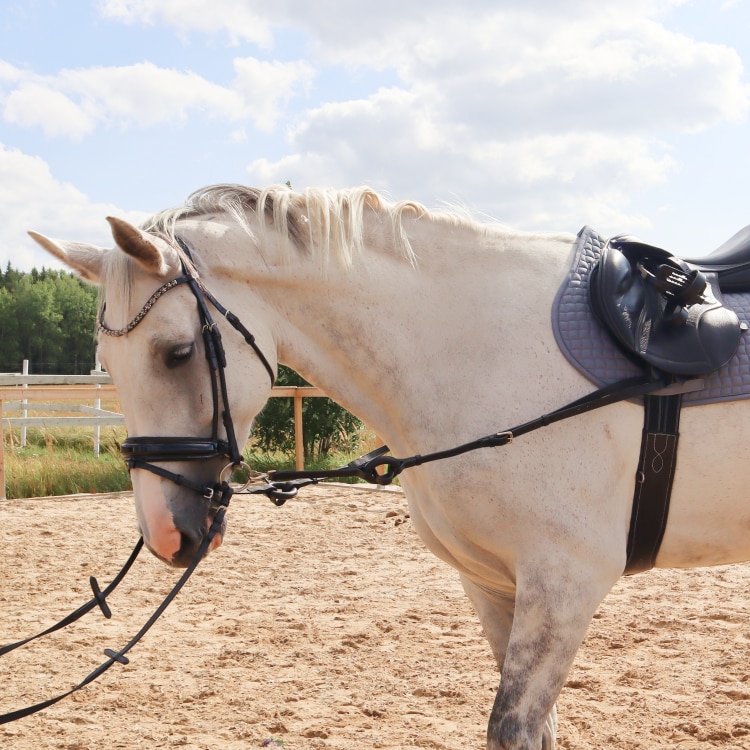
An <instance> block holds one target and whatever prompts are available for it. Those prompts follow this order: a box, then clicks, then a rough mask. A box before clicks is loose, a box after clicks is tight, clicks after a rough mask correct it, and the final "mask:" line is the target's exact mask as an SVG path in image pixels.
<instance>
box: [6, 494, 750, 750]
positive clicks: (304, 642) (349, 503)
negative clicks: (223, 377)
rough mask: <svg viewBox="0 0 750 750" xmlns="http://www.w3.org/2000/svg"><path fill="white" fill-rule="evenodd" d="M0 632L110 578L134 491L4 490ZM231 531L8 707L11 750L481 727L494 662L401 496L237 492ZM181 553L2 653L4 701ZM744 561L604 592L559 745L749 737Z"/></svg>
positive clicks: (711, 744)
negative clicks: (183, 581) (176, 586)
mask: <svg viewBox="0 0 750 750" xmlns="http://www.w3.org/2000/svg"><path fill="white" fill-rule="evenodd" d="M0 517H2V523H1V524H0V539H1V540H2V546H1V549H2V558H3V564H2V566H0V613H1V616H0V623H1V630H0V643H7V642H10V641H14V640H16V639H18V638H21V637H23V636H26V635H29V634H31V633H33V632H36V631H37V630H39V629H40V628H43V627H46V626H47V625H49V624H51V623H52V622H53V621H55V620H56V619H58V618H59V617H60V616H62V615H63V614H66V613H67V612H68V611H70V610H72V609H73V608H75V607H77V606H79V605H80V604H82V603H83V602H85V601H87V600H88V599H89V598H90V589H89V587H88V576H89V575H90V574H93V575H96V576H97V577H98V579H99V581H100V583H101V584H102V586H104V585H105V584H106V583H108V582H109V580H110V579H111V577H112V576H113V575H114V574H115V573H116V572H117V570H119V567H120V565H121V564H122V562H124V560H125V559H126V558H127V556H128V554H129V552H130V549H131V547H132V545H133V544H134V543H135V540H136V538H137V535H136V531H135V524H134V512H133V509H132V500H131V498H130V496H129V495H127V494H119V495H108V496H104V495H92V496H77V497H67V498H48V499H41V500H10V501H4V502H2V503H0ZM229 518H230V527H229V533H228V535H227V540H226V542H225V544H224V546H223V547H222V548H221V550H219V551H218V552H216V553H214V554H213V555H211V556H210V557H209V558H208V559H207V560H206V561H205V562H204V563H203V564H202V565H201V566H200V567H199V569H198V571H197V572H196V574H195V576H194V577H193V579H192V580H191V581H190V582H189V583H188V585H187V587H186V588H185V589H184V590H183V592H182V593H181V594H180V595H179V597H178V598H177V599H176V601H175V602H174V603H173V604H172V606H171V607H170V608H169V609H168V610H167V612H166V614H165V615H164V616H163V618H162V619H161V620H160V621H159V622H158V623H157V624H156V625H155V626H154V628H153V629H152V630H151V631H150V632H149V633H148V635H146V637H145V638H144V640H143V641H142V642H141V644H139V645H138V646H136V647H135V649H133V651H131V652H130V654H129V656H130V657H131V663H130V665H129V666H127V667H121V666H119V665H115V666H113V667H112V668H111V669H110V670H109V671H108V672H107V673H106V674H105V675H104V676H103V677H101V678H100V679H99V680H98V681H97V682H96V683H94V684H93V685H90V686H88V687H86V688H85V689H84V690H82V691H81V692H79V693H77V694H76V695H75V696H73V697H71V698H68V699H66V700H65V701H63V702H61V703H59V704H57V705H56V706H54V707H52V708H49V709H47V710H46V711H44V712H42V713H40V714H37V715H36V716H33V717H29V718H26V719H23V720H21V721H19V722H16V723H13V724H7V725H4V726H0V747H2V748H6V747H7V748H13V750H51V749H52V748H55V749H61V750H84V749H85V750H90V749H91V748H105V749H106V750H110V749H112V748H170V747H179V748H185V749H186V750H206V749H210V750H214V748H222V750H235V749H237V750H239V748H243V749H244V748H256V747H263V746H264V743H266V745H265V746H266V747H280V746H281V745H280V744H278V743H280V742H283V743H284V746H285V747H286V748H288V749H291V748H330V749H331V750H364V749H365V748H400V749H404V750H405V749H407V748H437V749H439V750H442V749H445V750H457V749H459V750H469V749H475V748H476V749H479V748H483V747H484V732H485V725H486V717H487V715H488V712H489V709H490V706H491V704H492V700H493V697H494V690H495V687H496V683H497V681H498V673H497V670H496V669H495V666H494V664H493V661H492V658H491V656H490V653H489V649H488V647H487V646H486V644H485V641H484V639H483V637H482V632H481V628H480V626H479V624H478V622H477V620H476V618H475V616H474V614H473V612H472V611H471V608H470V606H469V604H468V601H467V600H466V598H465V597H464V594H463V591H462V589H461V586H460V584H459V583H458V580H457V576H456V574H455V573H454V572H453V571H452V570H451V569H450V568H448V567H447V566H445V565H444V564H443V563H441V562H439V561H438V560H437V559H436V558H434V557H433V556H432V555H431V554H430V553H429V552H427V551H426V550H425V549H424V547H423V546H422V544H421V543H420V542H419V540H418V539H417V537H416V535H415V533H414V530H413V528H412V526H411V524H410V523H409V519H408V517H407V515H406V503H405V500H404V498H403V495H401V494H400V493H397V492H386V491H378V492H374V491H366V490H357V489H351V488H346V487H340V486H333V487H316V488H308V489H306V490H304V491H303V492H302V493H301V496H300V498H299V499H297V500H295V501H292V502H290V503H288V504H287V505H286V506H284V507H283V508H279V509H277V508H274V507H273V506H272V505H271V504H270V503H268V502H267V501H265V499H257V498H256V499H248V498H241V497H236V498H235V499H234V500H233V501H232V507H231V508H230V514H229ZM177 577H178V573H177V572H176V571H173V570H169V569H167V568H166V567H164V566H163V565H162V564H161V563H159V562H158V561H157V560H155V559H154V558H152V557H151V556H150V555H148V554H144V555H142V557H141V558H140V559H139V560H138V561H137V562H136V565H135V566H134V569H133V571H132V572H131V573H130V575H129V576H128V577H127V578H126V580H125V581H124V582H123V583H122V584H121V586H120V588H119V589H118V590H117V592H115V594H114V595H113V596H112V597H111V599H110V604H111V607H112V610H113V613H114V616H113V619H112V620H104V618H103V617H101V615H99V614H98V613H96V612H92V613H91V614H89V615H88V616H87V617H85V618H84V619H83V621H81V622H79V623H78V624H76V625H74V626H72V627H71V628H69V629H67V630H66V631H63V632H62V633H60V634H55V635H52V636H49V637H48V638H47V639H45V640H43V641H39V642H37V643H36V644H33V645H31V646H28V647H27V648H26V649H22V650H20V651H16V652H13V653H12V654H9V655H7V656H5V657H3V659H2V661H0V675H2V680H3V689H2V698H0V713H4V712H5V711H10V710H13V709H16V708H18V707H20V706H23V705H26V704H28V703H32V702H37V701H40V700H43V699H45V698H47V697H50V696H51V695H55V694H57V693H59V692H62V691H64V690H67V689H68V688H70V687H71V686H72V685H73V684H74V683H75V682H78V681H80V680H81V679H83V677H85V676H86V675H87V674H88V673H89V672H91V670H92V669H94V668H95V667H96V666H97V665H99V664H100V663H101V662H102V661H104V660H105V657H104V655H103V652H102V650H103V649H104V648H113V649H117V648H121V647H122V646H123V645H124V644H125V643H126V642H127V641H128V640H129V639H130V637H131V636H132V635H133V634H134V633H135V632H136V631H137V630H138V629H139V628H140V627H141V625H142V624H143V623H144V621H145V620H146V619H147V618H148V616H149V615H150V614H151V612H152V611H153V609H154V608H155V607H156V606H157V605H158V604H159V603H160V602H161V599H162V597H163V596H164V594H165V593H166V592H167V591H168V590H169V589H170V588H171V585H172V584H173V582H174V581H175V580H176V578H177ZM749 582H750V567H748V566H745V565H739V566H734V567H730V568H717V569H712V570H700V571H684V572H678V571H666V572H665V571H654V572H651V573H647V574H643V575H640V576H636V577H634V578H631V579H623V580H622V581H621V582H620V583H619V584H618V585H617V587H616V588H615V590H614V591H613V592H612V594H610V596H609V597H608V598H607V599H606V600H605V602H604V604H603V605H602V607H601V609H600V611H599V613H598V614H597V616H596V618H595V619H594V621H593V623H592V626H591V628H590V631H589V635H588V637H587V639H586V642H585V643H584V646H583V648H582V649H581V651H580V652H579V654H578V658H577V659H576V663H575V666H574V668H573V671H572V673H571V675H570V679H569V681H568V684H567V686H566V688H565V689H564V691H563V693H562V695H561V697H560V701H559V704H558V707H559V711H560V731H559V744H560V747H561V748H563V749H565V750H588V749H590V748H601V747H608V748H623V749H625V748H627V750H639V749H641V748H649V749H651V748H667V747H679V748H680V749H681V750H704V749H707V748H716V747H722V748H727V747H729V748H748V747H750V636H749V635H748V633H749V632H750V631H749V630H748V612H749V610H750V603H749V602H748V597H747V591H748V583H749Z"/></svg>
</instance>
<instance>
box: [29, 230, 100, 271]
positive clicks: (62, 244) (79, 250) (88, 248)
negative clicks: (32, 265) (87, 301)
mask: <svg viewBox="0 0 750 750" xmlns="http://www.w3.org/2000/svg"><path fill="white" fill-rule="evenodd" d="M29 236H30V237H31V238H32V239H33V240H35V241H36V242H38V243H39V244H40V245H41V246H42V247H43V248H44V249H45V250H46V251H47V252H48V253H50V255H54V256H55V258H57V259H58V260H60V261H62V262H63V263H65V265H66V266H68V267H69V268H70V269H71V270H72V271H75V273H77V274H78V275H79V276H80V277H81V278H83V279H86V281H90V282H91V283H92V284H98V283H99V279H100V278H101V270H102V260H103V258H104V253H106V252H107V250H105V249H104V248H101V247H97V246H96V245H87V244H85V243H83V242H69V241H67V240H53V239H50V238H49V237H45V236H44V235H43V234H39V233H37V232H29Z"/></svg>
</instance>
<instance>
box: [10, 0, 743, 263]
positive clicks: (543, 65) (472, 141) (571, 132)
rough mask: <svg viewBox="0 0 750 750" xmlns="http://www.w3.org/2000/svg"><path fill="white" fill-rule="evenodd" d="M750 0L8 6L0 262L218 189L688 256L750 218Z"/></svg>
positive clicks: (60, 0) (37, 257)
mask: <svg viewBox="0 0 750 750" xmlns="http://www.w3.org/2000/svg"><path fill="white" fill-rule="evenodd" d="M749 36H750V0H692V1H691V0H623V1H622V2H620V1H619V0H613V2H608V3H604V2H601V0H505V1H498V0H467V1H466V2H463V3H460V4H459V3H455V2H453V1H452V0H451V1H449V0H430V2H426V1H425V0H411V1H410V2H409V3H408V4H406V3H404V2H403V0H398V2H395V0H381V1H380V2H379V3H370V2H367V3H365V2H359V0H351V1H350V2H347V3H341V2H340V0H316V2H315V3H310V2H309V0H306V1H305V2H302V0H277V1H276V2H273V3H268V2H256V1H255V0H92V1H90V2H88V1H86V0H80V1H76V2H69V1H68V0H23V1H22V2H21V1H19V2H15V1H14V0H4V2H3V11H2V14H0V264H2V266H3V267H4V266H5V265H6V263H7V262H8V261H10V262H11V263H12V264H13V265H14V266H15V267H17V268H21V269H24V270H28V269H30V268H31V267H33V266H36V267H41V266H42V265H46V266H48V267H49V266H52V267H54V265H55V264H54V263H53V262H52V261H51V259H50V258H48V257H47V256H46V255H45V254H44V253H43V251H41V250H40V249H38V248H37V247H36V246H35V244H34V243H33V242H32V241H31V240H30V239H29V238H28V237H27V235H26V231H27V230H28V229H34V230H36V231H40V232H43V233H45V234H49V235H51V236H53V237H64V238H67V239H76V240H84V241H89V242H95V243H97V244H101V245H111V241H110V239H109V237H108V235H107V225H106V223H105V221H104V217H105V216H106V215H108V214H115V215H118V216H123V217H126V218H130V219H133V220H136V221H139V220H141V219H143V218H145V216H147V215H148V214H150V213H153V212H155V211H157V210H160V209H163V208H167V207H170V206H175V205H179V204H180V203H182V201H183V200H184V198H185V197H186V196H187V195H188V194H189V193H190V192H192V191H193V190H195V189H197V188H200V187H203V186H205V185H208V184H212V183H216V182H241V183H246V184H252V185H257V186H264V185H267V184H270V183H278V182H286V181H287V180H291V182H292V184H293V185H294V186H295V187H296V188H302V187H305V186H308V185H325V186H333V187H351V186H355V185H363V184H367V185H370V186H371V187H374V188H376V189H377V190H380V191H382V192H384V193H385V194H386V195H388V196H390V197H391V198H393V199H410V200H417V201H421V202H423V203H425V204H426V205H427V206H428V207H435V206H440V205H442V204H443V203H445V202H448V203H456V204H459V205H461V206H465V207H468V208H469V209H471V210H473V211H475V212H477V215H480V216H487V217H492V218H493V219H495V220H497V221H500V222H501V223H503V224H507V225H510V226H514V227H517V228H521V229H551V230H567V231H571V232H575V231H577V230H578V229H579V228H580V227H581V226H582V225H583V224H590V225H592V226H593V227H594V228H596V229H597V230H598V231H600V232H601V233H602V234H605V235H611V234H616V233H619V232H630V233H633V234H637V235H638V236H639V237H641V238H642V239H644V240H647V241H650V242H653V243H655V244H660V245H662V246H664V247H667V248H668V249H671V250H673V251H674V252H683V253H685V254H688V255H689V254H695V253H704V252H707V251H709V250H711V249H713V248H715V247H716V246H718V245H720V244H721V243H722V242H723V241H724V240H725V239H727V238H728V237H729V236H730V235H732V234H734V232H735V231H737V230H739V229H740V228H741V227H743V226H745V225H746V224H750V187H749V186H748V175H750V127H749V126H748V122H749V120H748V118H749V117H750V76H748V72H747V69H748V66H750V40H749V39H748V37H749Z"/></svg>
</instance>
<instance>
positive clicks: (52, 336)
mask: <svg viewBox="0 0 750 750" xmlns="http://www.w3.org/2000/svg"><path fill="white" fill-rule="evenodd" d="M96 308H97V291H96V288H95V287H93V286H91V285H90V284H85V283H84V282H83V281H81V280H80V279H79V278H77V277H76V276H73V274H71V273H67V272H65V271H53V270H49V269H45V268H42V270H41V271H38V270H37V269H33V270H32V271H30V272H25V271H19V270H17V269H15V268H13V266H12V265H11V264H10V263H8V265H7V266H6V268H5V271H2V272H0V372H21V367H22V362H23V360H24V359H28V360H29V372H31V373H34V374H55V375H87V374H88V373H89V371H90V370H92V369H93V368H94V359H95V344H94V320H95V319H96Z"/></svg>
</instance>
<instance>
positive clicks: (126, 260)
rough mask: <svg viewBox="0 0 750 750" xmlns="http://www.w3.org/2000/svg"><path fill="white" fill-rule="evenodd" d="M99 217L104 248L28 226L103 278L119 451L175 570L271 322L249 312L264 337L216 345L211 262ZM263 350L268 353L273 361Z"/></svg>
mask: <svg viewBox="0 0 750 750" xmlns="http://www.w3.org/2000/svg"><path fill="white" fill-rule="evenodd" d="M108 221H109V223H110V225H111V229H112V235H113V238H114V241H115V247H114V248H113V249H104V248H99V247H96V246H93V245H88V244H83V243H78V242H69V241H61V240H52V239H49V238H47V237H44V236H42V235H39V234H36V233H33V232H31V233H30V234H31V236H32V237H33V238H34V239H35V240H36V241H37V242H38V243H39V244H40V245H41V246H42V247H43V248H44V249H45V250H47V251H48V252H50V253H51V254H52V255H54V256H55V257H56V258H58V259H59V260H61V261H63V262H64V263H65V264H66V265H68V267H70V268H71V269H72V270H73V271H74V272H75V273H77V274H78V275H79V276H81V277H82V278H84V279H85V280H87V281H89V282H91V283H94V284H97V285H99V286H100V287H101V290H102V294H101V298H102V304H101V307H100V313H99V327H98V355H99V359H100V361H101V362H102V364H103V365H104V366H105V368H106V370H107V371H108V372H109V373H110V375H111V376H112V379H113V382H114V383H115V386H116V388H117V393H118V396H119V398H120V403H121V406H122V410H123V414H124V416H125V423H126V426H127V430H128V436H129V437H128V441H126V443H125V444H124V446H123V453H124V455H125V457H126V459H127V460H128V464H129V466H130V468H131V476H132V482H133V491H134V496H135V504H136V511H137V516H138V524H139V528H140V531H141V533H142V534H143V537H144V541H145V543H146V545H147V546H148V547H149V549H150V550H151V551H152V552H153V553H154V554H155V555H156V556H157V557H159V558H161V559H162V560H164V561H166V562H167V563H169V564H171V565H175V566H179V567H184V566H186V565H188V564H189V563H190V561H191V560H192V559H193V557H194V556H195V553H196V551H197V549H198V548H199V546H200V545H201V543H202V541H203V540H204V538H205V537H206V535H207V533H208V529H209V528H210V525H211V522H212V519H213V517H214V516H215V515H216V512H217V509H218V508H217V504H216V497H214V495H215V492H216V491H217V490H218V488H219V486H220V482H221V480H222V479H223V477H224V475H225V473H226V472H224V469H225V468H226V467H227V464H228V463H237V462H238V461H239V458H240V456H239V451H238V449H237V447H236V446H238V445H239V446H240V447H241V446H242V445H244V442H245V440H246V439H247V436H248V434H249V432H250V426H251V422H252V419H253V417H254V416H255V414H257V412H258V411H259V410H260V409H261V408H262V406H263V404H264V403H265V400H266V399H267V397H268V395H269V391H270V389H269V377H268V374H270V376H271V380H273V375H274V368H275V364H276V362H275V345H274V343H273V339H272V337H271V334H270V326H266V327H264V326H263V324H262V322H261V321H260V320H259V318H258V316H257V315H255V314H254V315H253V328H254V333H255V334H256V335H260V336H261V338H260V339H259V341H262V344H261V345H260V346H259V345H257V344H255V343H254V337H253V336H252V335H250V334H249V332H247V331H244V332H243V335H244V334H245V333H247V334H248V335H247V336H246V337H245V338H246V341H247V342H248V343H250V344H251V346H250V347H248V346H232V347H228V348H227V350H226V352H224V349H223V347H222V345H221V340H222V336H221V330H222V329H224V332H225V334H226V335H225V336H224V337H223V338H224V339H227V338H228V337H229V336H235V337H237V333H235V331H232V330H231V328H229V326H228V323H227V320H226V317H227V316H229V317H230V318H231V315H232V314H231V313H227V316H224V315H221V316H220V315H217V316H216V317H217V321H216V323H214V321H213V319H212V318H211V317H210V314H209V313H208V312H207V308H208V303H207V301H206V299H208V300H209V301H210V302H212V303H213V304H215V305H217V306H218V308H219V312H220V313H226V312H227V311H226V310H225V309H224V308H223V307H222V305H221V304H219V303H218V302H217V301H216V300H215V299H214V298H213V297H212V296H211V294H210V292H208V289H207V287H208V285H209V283H210V279H211V273H210V269H207V268H204V267H203V265H201V261H200V260H199V259H195V263H197V264H199V265H200V270H201V276H200V277H199V276H198V272H197V270H196V268H195V265H194V259H193V258H192V257H190V255H189V253H188V252H187V251H186V249H184V248H183V247H180V246H179V245H178V244H177V242H174V243H173V242H172V241H171V240H170V239H167V238H165V237H162V236H159V235H157V234H155V233H150V232H147V231H143V230H141V229H139V228H137V227H135V226H132V225H131V224H128V223H127V222H125V221H123V220H121V219H115V218H108ZM206 280H209V281H208V282H206ZM204 283H206V286H204ZM167 292H168V293H167ZM233 293H234V294H235V295H239V290H233V289H232V288H231V283H230V284H229V288H225V289H223V291H222V295H226V297H228V298H229V300H230V301H237V300H236V296H235V297H233V296H232V295H233ZM226 297H225V298H226ZM206 316H208V319H207V317H206ZM251 347H252V348H251ZM217 348H218V350H219V351H217ZM263 351H266V352H268V353H269V354H272V355H273V358H272V360H271V362H272V363H273V364H270V363H269V361H268V360H267V359H266V358H265V356H264V354H263ZM217 361H218V365H217ZM217 366H218V368H219V371H217ZM264 369H265V371H266V372H265V373H264ZM267 373H268V374H267ZM256 374H257V377H256ZM227 394H231V397H232V398H231V403H230V402H229V399H228V395H227ZM230 415H231V416H230ZM174 436H189V437H174ZM209 436H210V437H209ZM196 443H197V444H198V445H199V446H202V447H199V448H198V450H197V453H195V452H194V453H193V455H190V454H189V452H188V453H185V452H184V451H183V450H182V449H183V448H184V447H185V446H186V445H192V447H193V449H195V444H196ZM126 446H129V448H128V449H127V450H126ZM139 456H140V457H141V458H142V459H143V460H141V461H139V460H137V458H138V457H139ZM195 459H200V460H195ZM134 469H140V470H134ZM145 469H148V470H145ZM224 531H225V529H224V528H222V529H221V530H220V531H219V533H217V534H216V536H215V537H214V539H213V541H212V543H211V549H214V548H216V547H218V546H219V545H220V544H221V542H222V539H223V535H224Z"/></svg>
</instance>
